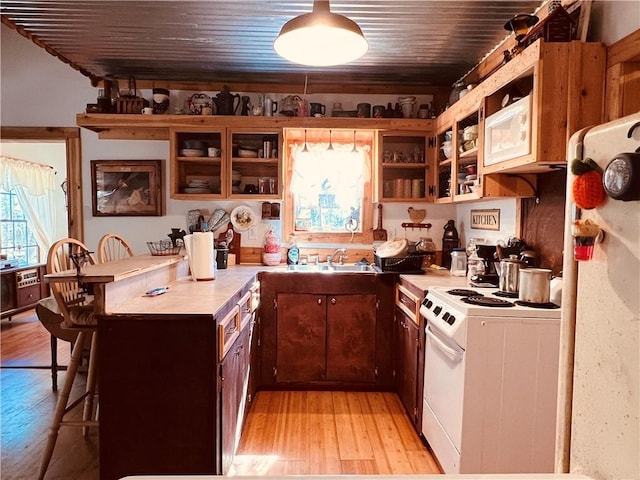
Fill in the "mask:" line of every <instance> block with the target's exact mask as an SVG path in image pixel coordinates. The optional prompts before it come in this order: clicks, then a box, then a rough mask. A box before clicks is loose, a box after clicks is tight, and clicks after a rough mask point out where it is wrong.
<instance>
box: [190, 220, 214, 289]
mask: <svg viewBox="0 0 640 480" xmlns="http://www.w3.org/2000/svg"><path fill="white" fill-rule="evenodd" d="M184 246H185V248H186V250H187V256H188V259H189V269H190V270H191V278H193V279H194V280H214V279H215V267H214V262H215V256H216V254H215V248H214V243H213V232H195V233H193V234H191V235H185V236H184Z"/></svg>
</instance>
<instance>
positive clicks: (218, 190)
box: [169, 127, 227, 200]
mask: <svg viewBox="0 0 640 480" xmlns="http://www.w3.org/2000/svg"><path fill="white" fill-rule="evenodd" d="M225 132H226V130H225V129H224V128H202V127H189V128H188V129H183V128H173V129H171V136H170V138H171V141H170V147H171V175H170V188H169V191H170V195H171V198H175V199H179V200H205V199H212V198H222V197H225V196H226V195H227V189H226V183H225V182H224V180H223V179H224V178H225V176H226V175H227V168H226V164H225V162H224V160H223V159H224V158H225V156H226V154H227V152H226V150H227V147H226V136H225ZM193 147H197V148H193ZM209 147H214V148H216V149H218V151H215V152H212V154H214V153H215V156H209Z"/></svg>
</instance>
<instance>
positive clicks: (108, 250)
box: [98, 233, 133, 263]
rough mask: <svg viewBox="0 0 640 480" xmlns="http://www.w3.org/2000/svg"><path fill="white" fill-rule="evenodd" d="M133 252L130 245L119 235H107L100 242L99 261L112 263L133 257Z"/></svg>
mask: <svg viewBox="0 0 640 480" xmlns="http://www.w3.org/2000/svg"><path fill="white" fill-rule="evenodd" d="M132 256H133V250H132V249H131V246H130V245H129V243H128V242H127V241H126V240H125V239H124V238H123V237H122V236H120V235H118V234H117V233H107V234H106V235H104V236H103V237H102V238H101V239H100V241H99V242H98V261H99V262H100V263H105V262H112V261H114V260H120V259H122V258H126V257H132Z"/></svg>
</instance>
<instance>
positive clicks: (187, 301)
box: [108, 265, 269, 315]
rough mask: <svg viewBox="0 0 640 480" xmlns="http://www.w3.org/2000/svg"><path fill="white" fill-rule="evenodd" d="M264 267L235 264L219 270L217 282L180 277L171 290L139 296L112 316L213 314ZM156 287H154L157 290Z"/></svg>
mask: <svg viewBox="0 0 640 480" xmlns="http://www.w3.org/2000/svg"><path fill="white" fill-rule="evenodd" d="M265 269H269V267H264V266H262V265H234V266H232V267H229V268H226V269H223V270H218V271H217V275H216V279H215V280H211V281H204V282H196V281H193V280H192V279H191V277H184V278H180V279H178V280H176V281H174V282H171V283H169V284H168V285H155V287H163V286H168V287H169V290H168V291H167V292H166V293H164V294H162V295H158V296H155V297H147V296H144V295H138V296H135V297H132V298H131V299H129V300H127V301H126V302H123V303H121V304H119V305H117V306H115V307H114V308H113V309H111V310H110V311H109V312H108V313H110V314H162V315H165V314H166V315H180V314H193V315H213V314H215V313H216V312H217V311H218V310H219V309H220V308H221V307H222V306H224V304H225V303H226V302H228V301H229V299H230V298H232V297H233V296H234V295H235V294H236V293H238V291H240V290H241V289H242V288H243V287H244V286H245V285H246V284H247V282H249V281H251V279H253V278H254V277H255V276H256V274H257V273H258V272H260V271H264V270H265ZM155 287H154V288H155Z"/></svg>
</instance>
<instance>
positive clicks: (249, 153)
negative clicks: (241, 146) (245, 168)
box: [238, 150, 258, 158]
mask: <svg viewBox="0 0 640 480" xmlns="http://www.w3.org/2000/svg"><path fill="white" fill-rule="evenodd" d="M238 156H239V157H240V158H257V157H258V152H254V151H253V150H238Z"/></svg>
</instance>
